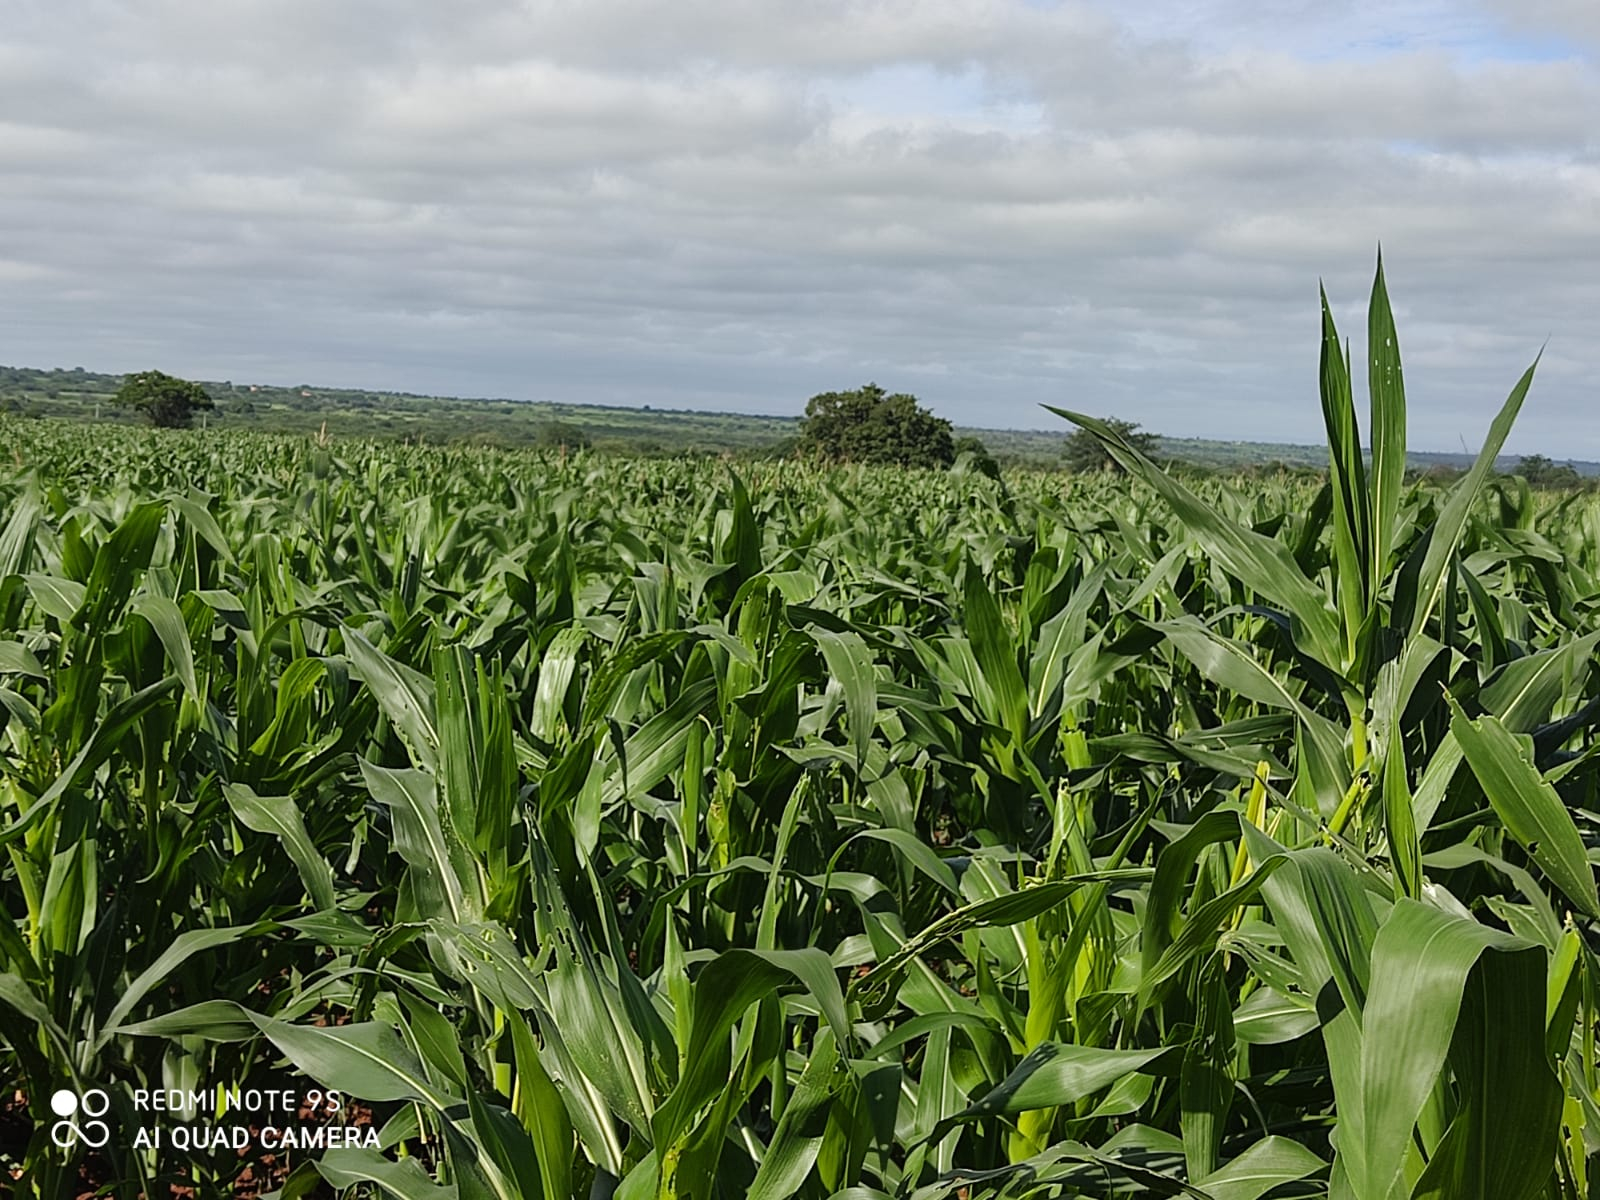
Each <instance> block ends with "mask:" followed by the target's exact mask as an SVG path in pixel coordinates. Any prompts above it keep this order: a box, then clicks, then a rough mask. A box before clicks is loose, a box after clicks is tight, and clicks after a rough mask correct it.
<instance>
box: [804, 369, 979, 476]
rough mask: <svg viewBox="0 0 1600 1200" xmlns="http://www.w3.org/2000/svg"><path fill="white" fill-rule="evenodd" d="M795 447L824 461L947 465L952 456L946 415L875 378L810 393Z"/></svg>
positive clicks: (952, 444)
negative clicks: (845, 388)
mask: <svg viewBox="0 0 1600 1200" xmlns="http://www.w3.org/2000/svg"><path fill="white" fill-rule="evenodd" d="M799 448H800V451H801V453H803V454H809V455H814V456H816V457H818V458H821V459H824V460H826V461H828V462H857V463H872V464H879V465H888V464H895V465H898V466H902V467H948V466H949V465H950V464H951V463H953V462H955V459H956V450H955V438H954V436H953V434H952V432H951V426H950V422H949V421H947V420H945V419H944V418H943V417H936V416H934V415H933V414H932V413H931V412H929V411H928V410H927V409H925V408H923V407H922V405H921V404H920V403H918V401H917V398H916V397H915V396H913V395H910V394H909V393H907V392H895V393H894V394H893V395H890V394H888V393H886V392H885V391H884V390H883V389H882V388H881V387H879V386H878V385H877V384H876V383H868V384H866V385H864V386H863V387H859V388H856V389H855V390H854V391H850V392H821V393H819V394H817V395H815V396H813V397H811V399H810V400H809V401H807V402H806V415H805V419H804V420H803V421H801V423H800V443H799Z"/></svg>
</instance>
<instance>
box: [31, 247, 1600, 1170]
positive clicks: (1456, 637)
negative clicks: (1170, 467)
mask: <svg viewBox="0 0 1600 1200" xmlns="http://www.w3.org/2000/svg"><path fill="white" fill-rule="evenodd" d="M1323 321H1324V328H1323V343H1322V345H1323V349H1322V356H1321V381H1320V383H1321V387H1320V394H1321V399H1322V409H1323V415H1324V417H1325V423H1326V427H1327V430H1328V438H1329V446H1330V456H1329V472H1328V475H1327V477H1326V481H1325V482H1322V481H1310V482H1306V481H1296V480H1287V479H1286V480H1282V481H1278V482H1271V481H1267V482H1262V481H1250V482H1246V481H1234V482H1229V481H1223V480H1196V481H1193V482H1185V481H1184V480H1182V479H1181V478H1179V477H1176V476H1173V475H1169V474H1167V473H1165V472H1163V471H1162V470H1159V469H1158V468H1156V467H1155V466H1154V465H1152V464H1151V463H1149V462H1148V461H1146V460H1145V459H1144V458H1142V457H1141V456H1140V455H1139V454H1138V452H1137V451H1135V450H1134V449H1133V448H1132V447H1130V446H1128V445H1127V444H1126V443H1123V442H1121V441H1120V440H1119V439H1118V437H1117V435H1116V434H1115V432H1114V431H1113V430H1112V429H1110V428H1109V427H1107V426H1104V425H1102V424H1100V423H1098V422H1096V421H1094V420H1092V419H1090V418H1088V417H1084V416H1078V415H1072V417H1073V419H1074V420H1077V421H1078V422H1079V423H1080V424H1082V425H1083V426H1084V427H1086V428H1088V429H1090V430H1091V431H1094V432H1095V433H1096V434H1097V435H1098V436H1101V437H1102V438H1103V440H1104V441H1105V442H1106V444H1107V446H1108V449H1109V450H1110V452H1111V453H1112V454H1113V456H1114V457H1116V458H1117V459H1118V460H1119V461H1120V462H1121V463H1122V464H1123V466H1124V467H1125V468H1126V474H1125V475H1121V476H1114V475H1111V474H1099V475H1094V476H1062V475H1056V474H1045V473H1034V474H1026V473H1015V474H1010V475H1007V476H1006V477H1005V478H1004V479H1003V480H993V479H990V478H988V477H986V476H984V475H982V474H979V473H976V472H968V471H961V470H958V471H955V472H951V473H931V472H930V473H922V472H908V471H900V470H894V469H851V468H840V469H819V468H816V467H812V466H808V465H805V464H801V463H794V462H783V463H773V464H761V465H752V466H748V467H743V468H739V469H737V470H736V469H735V468H734V467H732V466H731V465H729V464H726V463H724V464H709V465H708V464H706V463H694V462H688V461H681V460H679V461H653V462H646V461H628V460H623V459H612V458H600V457H592V456H586V455H584V454H576V455H572V456H566V455H562V456H559V457H558V456H554V455H545V456H540V455H533V454H503V453H498V452H492V451H486V450H468V449H459V448H449V447H443V448H428V447H415V446H400V445H392V444H391V445H380V444H375V443H374V444H364V443H336V444H333V445H319V444H317V443H315V442H312V441H308V440H305V439H289V438H274V437H270V436H265V435H254V434H251V435H243V434H226V433H218V432H217V431H215V430H213V431H211V432H209V433H207V434H204V435H201V434H186V433H164V432H156V431H150V432H134V431H128V430H120V429H119V430H115V431H111V432H107V431H106V430H104V429H95V430H90V429H86V428H83V427H76V426H70V425H65V424H51V423H44V422H27V421H19V420H14V419H8V420H6V421H5V422H4V424H0V430H3V432H4V435H5V438H6V442H7V445H8V446H9V448H10V449H11V455H10V457H11V458H12V459H14V466H11V465H8V466H7V468H6V475H5V478H4V481H3V483H0V496H3V498H4V519H3V522H0V623H3V626H4V628H3V631H0V703H3V707H0V723H3V729H0V768H3V772H4V781H3V784H0V789H3V790H0V842H3V843H4V847H5V854H4V856H3V857H0V898H3V900H4V905H5V912H4V914H3V917H0V1084H3V1085H4V1087H3V1089H0V1100H7V1101H8V1102H9V1104H10V1107H9V1109H7V1110H5V1112H4V1114H3V1115H4V1120H3V1121H0V1153H3V1155H4V1157H3V1159H0V1169H3V1170H4V1171H5V1172H6V1174H5V1175H4V1176H0V1190H4V1189H5V1188H6V1187H9V1188H10V1189H11V1191H12V1192H13V1193H14V1194H16V1195H18V1196H33V1197H42V1198H45V1200H59V1198H60V1197H72V1196H77V1195H80V1194H84V1195H87V1194H95V1193H97V1192H98V1194H102V1195H109V1196H116V1197H128V1198H132V1197H140V1196H143V1197H147V1198H150V1200H155V1198H156V1197H163V1198H164V1197H167V1196H173V1195H180V1196H197V1197H202V1198H204V1197H213V1196H215V1197H222V1196H233V1195H249V1196H264V1195H272V1196H277V1197H282V1198H283V1200H290V1198H293V1197H305V1196H339V1197H358V1196H359V1197H393V1198H397V1200H485V1198H487V1200H517V1198H523V1197H528V1198H533V1197H548V1198H556V1197H585V1196H587V1197H597V1198H599V1197H615V1198H616V1200H667V1198H673V1197H681V1198H691V1197H692V1198H707V1200H709V1198H713V1197H716V1198H724V1197H727V1198H734V1197H747V1196H748V1197H760V1198H767V1200H778V1198H782V1197H791V1196H798V1197H807V1198H817V1200H820V1198H823V1197H838V1198H839V1200H879V1198H882V1197H896V1198H903V1200H936V1198H943V1197H950V1198H952V1200H957V1198H959V1200H978V1198H998V1197H1008V1198H1019V1200H1020V1198H1022V1197H1108V1196H1179V1197H1193V1198H1195V1200H1205V1198H1208V1197H1209V1198H1210V1200H1260V1198H1263V1197H1274V1198H1285V1197H1333V1198H1336V1200H1390V1198H1393V1197H1430V1198H1439V1200H1463V1198H1482V1200H1523V1198H1530V1200H1531V1198H1535V1197H1538V1198H1549V1200H1558V1198H1559V1200H1576V1198H1579V1197H1591V1196H1596V1195H1600V1186H1597V1184H1596V1183H1595V1181H1594V1180H1595V1176H1596V1175H1597V1174H1600V1078H1597V1073H1600V1056H1597V1053H1596V1046H1595V1037H1596V1019H1597V1015H1600V996H1597V983H1600V962H1597V960H1596V957H1595V947H1596V932H1597V921H1600V899H1597V895H1596V885H1595V875H1594V870H1593V865H1592V864H1593V861H1594V860H1595V856H1596V847H1597V845H1600V829H1597V816H1596V814H1597V813H1600V797H1597V795H1596V781H1597V773H1596V756H1597V751H1596V740H1595V729H1596V726H1597V724H1600V680H1597V679H1596V678H1595V677H1594V675H1593V673H1592V672H1591V670H1590V664H1591V661H1592V660H1593V658H1594V651H1595V647H1596V644H1597V643H1600V499H1597V498H1596V497H1594V496H1593V495H1585V494H1581V493H1572V494H1567V495H1545V494H1538V495H1536V494H1534V493H1531V492H1530V491H1529V490H1528V488H1527V487H1526V485H1525V484H1523V483H1522V482H1521V481H1519V480H1516V479H1506V478H1501V477H1497V476H1495V475H1494V474H1493V473H1492V470H1491V465H1492V463H1493V459H1494V456H1495V454H1496V453H1497V452H1498V451H1499V449H1500V448H1501V446H1502V445H1503V443H1504V441H1505V438H1506V435H1507V432H1508V431H1509V429H1510V426H1511V423H1512V421H1513V420H1514V418H1515V417H1516V415H1517V412H1518V410H1519V408H1520V407H1521V405H1522V402H1523V399H1524V396H1525V394H1526V393H1527V392H1528V391H1529V385H1530V382H1531V380H1532V377H1533V371H1532V369H1531V368H1530V370H1529V371H1528V373H1527V374H1526V375H1524V376H1523V377H1522V379H1521V381H1520V382H1518V383H1517V385H1516V387H1515V389H1514V390H1512V392H1511V394H1510V398H1509V399H1508V400H1507V401H1506V403H1505V405H1504V408H1503V410H1502V411H1501V413H1500V416H1499V417H1498V418H1497V419H1496V421H1495V422H1494V424H1493V426H1492V427H1491V429H1490V430H1488V431H1487V433H1486V437H1485V443H1484V447H1483V452H1482V456H1481V457H1480V458H1479V460H1478V464H1477V466H1476V467H1475V468H1474V469H1473V470H1472V471H1470V472H1469V473H1468V474H1467V475H1466V476H1465V477H1463V478H1462V479H1461V480H1459V481H1458V482H1456V483H1455V484H1453V485H1452V486H1451V487H1449V488H1448V489H1441V488H1438V487H1435V486H1433V485H1432V484H1428V483H1410V482H1408V481H1407V479H1406V476H1405V471H1404V464H1405V424H1406V420H1405V403H1404V395H1403V389H1402V385H1401V373H1400V358H1399V348H1398V343H1397V340H1396V337H1395V333H1394V328H1393V323H1392V320H1391V317H1390V313H1389V304H1388V300H1387V297H1386V295H1385V292H1384V288H1383V280H1382V274H1381V271H1380V274H1379V276H1378V281H1377V284H1376V285H1375V288H1374V292H1373V297H1372V304H1371V313H1370V325H1369V331H1368V332H1369V339H1368V340H1369V344H1370V345H1371V347H1372V348H1373V351H1372V354H1371V358H1370V362H1369V364H1368V366H1369V370H1368V375H1369V379H1368V387H1369V390H1370V392H1371V407H1370V416H1369V419H1368V420H1367V421H1366V422H1364V424H1365V425H1366V429H1367V434H1368V437H1369V439H1370V444H1369V446H1368V447H1367V449H1366V450H1365V451H1364V450H1363V446H1362V443H1361V436H1360V434H1359V433H1358V429H1357V416H1356V406H1355V403H1354V399H1353V391H1354V390H1355V389H1354V388H1353V386H1352V381H1351V374H1352V367H1351V363H1350V360H1349V358H1348V355H1347V352H1346V351H1345V350H1344V349H1343V343H1342V342H1341V341H1340V338H1339V336H1338V334H1337V333H1336V332H1335V330H1334V327H1333V322H1332V319H1331V317H1329V316H1328V313H1327V308H1326V305H1324V309H1323ZM1534 402H1536V401H1534ZM1063 415H1071V414H1063ZM1070 428H1071V426H1069V425H1067V424H1065V423H1064V424H1063V432H1064V433H1065V432H1066V431H1067V430H1068V429H1070ZM286 1086H289V1087H292V1088H294V1089H296V1090H297V1092H298V1093H299V1094H302V1095H303V1094H305V1093H306V1092H307V1090H308V1089H312V1088H315V1089H319V1092H318V1094H325V1093H326V1092H328V1091H332V1092H337V1093H338V1094H339V1095H340V1097H342V1099H343V1103H344V1104H345V1105H346V1108H345V1110H344V1111H345V1113H346V1114H347V1116H348V1117H349V1119H351V1120H355V1121H357V1123H358V1124H359V1126H360V1127H361V1128H362V1129H363V1130H369V1131H370V1133H369V1134H364V1135H363V1138H362V1139H361V1142H360V1143H359V1144H355V1145H333V1146H331V1148H326V1147H325V1148H321V1149H310V1150H299V1149H291V1150H286V1151H283V1152H282V1153H280V1154H278V1155H276V1156H275V1157H274V1158H273V1159H272V1161H270V1162H265V1161H263V1160H262V1159H261V1156H260V1155H258V1154H254V1153H249V1152H241V1151H238V1150H237V1149H236V1148H234V1147H232V1146H223V1147H217V1146H211V1147H202V1146H199V1145H191V1146H190V1147H189V1148H188V1149H186V1150H185V1149H179V1148H177V1147H175V1146H174V1145H172V1144H163V1145H160V1146H151V1145H139V1144H135V1141H134V1139H133V1137H132V1131H133V1130H134V1129H135V1128H137V1127H141V1126H148V1125H150V1124H152V1123H155V1122H157V1120H158V1118H159V1119H161V1120H167V1119H169V1118H170V1120H171V1121H173V1122H180V1121H181V1122H185V1123H187V1124H189V1125H199V1124H202V1123H203V1122H207V1121H209V1122H211V1123H213V1124H216V1123H217V1122H218V1121H221V1122H222V1123H224V1124H225V1123H226V1122H227V1120H228V1118H227V1117H226V1116H225V1115H224V1114H219V1113H217V1112H211V1111H202V1112H199V1113H195V1112H189V1113H187V1114H181V1115H180V1114H151V1113H148V1112H141V1111H139V1110H138V1108H136V1106H135V1101H134V1099H133V1097H134V1096H135V1094H136V1092H137V1091H138V1090H139V1089H145V1090H150V1089H169V1090H178V1091H185V1090H191V1091H192V1090H195V1089H200V1088H209V1089H216V1088H219V1087H221V1088H227V1089H233V1088H250V1087H260V1088H270V1087H286ZM95 1088H98V1089H102V1090H103V1091H104V1093H105V1094H106V1096H107V1097H108V1099H109V1104H110V1111H109V1112H108V1113H107V1114H106V1116H105V1117H104V1121H105V1123H106V1125H107V1126H108V1127H109V1128H110V1131H111V1137H110V1139H109V1141H108V1142H107V1143H106V1144H105V1145H104V1146H101V1147H89V1146H85V1145H78V1146H75V1147H72V1148H69V1149H63V1148H62V1147H61V1146H60V1145H59V1144H58V1143H57V1142H54V1141H52V1138H51V1135H50V1131H51V1128H52V1123H53V1122H55V1121H56V1120H57V1119H58V1117H59V1116H60V1111H59V1110H56V1111H52V1106H51V1102H52V1096H53V1094H54V1093H56V1092H57V1091H58V1090H60V1089H67V1090H69V1091H72V1092H74V1093H85V1092H86V1091H87V1090H88V1089H95ZM352 1114H353V1115H352ZM296 1119H300V1120H302V1121H305V1122H309V1123H312V1124H315V1122H316V1121H317V1120H319V1119H322V1118H321V1117H319V1116H318V1115H317V1114H311V1115H309V1116H308V1115H306V1114H303V1113H302V1114H298V1117H297V1118H296ZM340 1119H341V1120H342V1119H345V1118H343V1117H341V1118H340ZM6 1181H9V1182H6Z"/></svg>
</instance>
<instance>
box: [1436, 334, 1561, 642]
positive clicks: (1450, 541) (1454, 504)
mask: <svg viewBox="0 0 1600 1200" xmlns="http://www.w3.org/2000/svg"><path fill="white" fill-rule="evenodd" d="M1540 355H1541V357H1542V356H1543V351H1540ZM1538 365H1539V359H1538V358H1535V359H1534V361H1533V365H1532V366H1530V367H1529V368H1528V369H1527V370H1526V371H1524V372H1523V375H1522V378H1521V379H1519V380H1518V381H1517V386H1516V387H1514V388H1512V389H1511V394H1510V395H1509V396H1507V397H1506V402H1505V404H1504V405H1502V406H1501V409H1500V412H1499V414H1498V415H1497V416H1496V417H1495V419H1494V421H1493V422H1492V423H1491V424H1490V426H1489V435H1488V437H1486V438H1485V439H1484V442H1483V446H1482V448H1481V449H1480V450H1479V451H1478V457H1477V459H1476V460H1474V462H1473V464H1472V468H1471V469H1470V470H1469V471H1468V472H1467V474H1466V476H1465V477H1464V478H1463V479H1462V480H1461V482H1459V483H1457V484H1456V486H1455V487H1454V488H1452V489H1451V491H1450V498H1449V500H1447V501H1446V502H1445V506H1444V508H1443V510H1441V511H1440V513H1439V517H1438V519H1437V520H1436V521H1435V522H1434V523H1433V528H1432V529H1431V530H1430V531H1429V535H1428V540H1427V551H1426V553H1425V554H1424V556H1423V559H1422V563H1421V567H1420V570H1419V573H1418V575H1417V589H1416V602H1415V605H1414V607H1413V609H1412V612H1411V620H1410V624H1409V634H1408V636H1410V637H1415V636H1416V635H1417V634H1419V633H1421V632H1422V630H1423V628H1424V627H1425V626H1426V625H1427V623H1428V618H1429V617H1430V616H1431V615H1432V614H1433V610H1434V608H1435V607H1436V606H1437V605H1438V603H1439V600H1440V597H1441V596H1442V595H1443V593H1444V586H1445V581H1446V580H1447V579H1449V572H1448V570H1447V568H1448V567H1449V565H1450V561H1451V559H1453V558H1454V557H1455V554H1456V551H1457V549H1458V548H1459V547H1460V545H1461V535H1462V533H1463V532H1464V531H1465V530H1466V527H1467V516H1468V514H1470V513H1471V511H1472V505H1473V502H1474V501H1476V500H1477V498H1478V493H1479V491H1481V490H1482V488H1483V484H1484V480H1486V479H1487V478H1488V477H1489V475H1490V473H1491V472H1492V471H1493V470H1494V460H1495V457H1496V456H1497V455H1498V454H1499V453H1500V447H1502V446H1504V445H1505V443H1506V436H1507V435H1508V434H1510V432H1511V426H1512V424H1513V423H1514V422H1515V421H1516V419H1517V413H1518V412H1520V411H1521V409H1522V402H1523V400H1524V399H1525V398H1526V397H1527V395H1528V388H1529V387H1531V386H1532V385H1533V372H1534V370H1535V368H1537V367H1538Z"/></svg>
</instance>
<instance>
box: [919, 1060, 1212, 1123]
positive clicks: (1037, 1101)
mask: <svg viewBox="0 0 1600 1200" xmlns="http://www.w3.org/2000/svg"><path fill="white" fill-rule="evenodd" d="M1182 1053H1183V1052H1182V1047H1180V1046H1157V1047H1155V1048H1154V1049H1145V1050H1105V1049H1101V1048H1100V1047H1098V1046H1072V1045H1065V1044H1063V1043H1060V1042H1042V1043H1041V1044H1039V1045H1038V1046H1036V1047H1034V1049H1033V1050H1032V1051H1030V1052H1029V1054H1028V1056H1027V1057H1026V1058H1024V1059H1023V1060H1022V1061H1021V1062H1020V1063H1018V1064H1017V1067H1016V1069H1015V1070H1014V1071H1012V1072H1011V1074H1009V1075H1007V1076H1006V1077H1005V1079H1004V1080H1003V1081H1001V1082H1000V1083H999V1084H997V1085H996V1086H995V1087H993V1088H991V1089H990V1090H989V1091H988V1092H986V1093H985V1094H984V1095H983V1096H982V1097H981V1098H979V1099H978V1100H976V1101H974V1102H973V1103H971V1104H969V1105H968V1106H967V1107H966V1108H964V1109H962V1110H961V1111H960V1112H958V1113H956V1114H955V1115H954V1116H951V1117H947V1118H946V1119H945V1120H943V1121H940V1122H939V1123H938V1124H937V1125H935V1126H934V1129H933V1133H932V1134H931V1135H930V1136H929V1138H928V1140H929V1141H930V1142H937V1141H939V1140H940V1139H941V1138H943V1137H944V1135H945V1134H946V1133H948V1132H949V1131H950V1129H951V1128H952V1127H953V1126H955V1125H957V1124H959V1123H961V1122H964V1121H976V1120H980V1119H982V1118H984V1117H994V1116H1000V1115H1002V1114H1004V1115H1009V1114H1014V1113H1020V1112H1027V1111H1029V1110H1030V1109H1035V1108H1057V1107H1060V1106H1061V1105H1066V1104H1075V1103H1077V1102H1078V1101H1079V1100H1082V1099H1084V1098H1085V1097H1087V1096H1092V1095H1094V1094H1095V1093H1096V1092H1098V1091H1100V1090H1101V1089H1102V1088H1107V1087H1110V1086H1111V1085H1112V1084H1113V1083H1115V1082H1116V1081H1117V1080H1119V1079H1121V1078H1122V1077H1123V1076H1124V1075H1130V1074H1133V1073H1134V1072H1144V1073H1150V1074H1169V1073H1171V1072H1172V1071H1174V1070H1176V1069H1177V1067H1178V1065H1179V1063H1180V1061H1181V1059H1182ZM1158 1067H1159V1068H1160V1069H1159V1070H1157V1068H1158Z"/></svg>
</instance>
